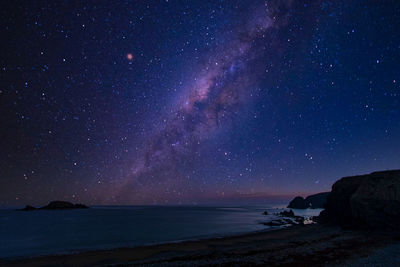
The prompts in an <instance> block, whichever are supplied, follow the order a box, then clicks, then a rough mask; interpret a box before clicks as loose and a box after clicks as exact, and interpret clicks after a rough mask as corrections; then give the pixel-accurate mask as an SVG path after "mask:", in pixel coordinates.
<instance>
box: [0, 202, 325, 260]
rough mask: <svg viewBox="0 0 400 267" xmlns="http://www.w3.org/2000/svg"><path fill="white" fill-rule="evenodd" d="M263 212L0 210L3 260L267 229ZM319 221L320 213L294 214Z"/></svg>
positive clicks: (256, 209)
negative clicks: (307, 216) (318, 215)
mask: <svg viewBox="0 0 400 267" xmlns="http://www.w3.org/2000/svg"><path fill="white" fill-rule="evenodd" d="M265 210H267V211H268V212H269V213H273V212H277V211H279V209H275V208H266V207H265V206H263V207H182V206H179V207H152V206H145V207H140V206H128V207H126V206H123V207H94V208H91V209H87V210H65V211H62V210H58V211H46V210H40V211H32V212H22V211H15V210H0V258H5V257H21V256H37V255H48V254H58V253H71V252H76V251H84V250H96V249H107V248H117V247H132V246H138V245H147V244H154V243H164V242H173V241H179V240H188V239H201V238H208V237H219V236H226V235H232V234H239V233H246V232H253V231H260V230H266V229H269V228H268V227H267V226H264V225H262V224H260V222H265V221H269V220H271V219H273V218H275V216H274V215H268V216H265V215H262V212H263V211H265ZM295 213H297V214H299V215H310V216H311V215H315V214H318V213H319V210H307V211H299V210H298V211H296V210H295Z"/></svg>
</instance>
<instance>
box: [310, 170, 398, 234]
mask: <svg viewBox="0 0 400 267" xmlns="http://www.w3.org/2000/svg"><path fill="white" fill-rule="evenodd" d="M317 220H318V221H319V222H321V223H331V224H338V225H341V226H343V227H349V228H357V229H365V228H367V229H376V230H400V170H394V171H382V172H374V173H371V174H368V175H360V176H351V177H344V178H342V179H340V180H339V181H337V182H336V183H334V185H333V186H332V192H331V193H330V194H329V196H328V198H327V202H326V206H325V210H324V211H322V212H321V214H320V216H319V217H318V218H317Z"/></svg>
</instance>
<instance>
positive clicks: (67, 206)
mask: <svg viewBox="0 0 400 267" xmlns="http://www.w3.org/2000/svg"><path fill="white" fill-rule="evenodd" d="M88 208H89V207H88V206H86V205H83V204H73V203H71V202H67V201H52V202H50V203H49V204H47V205H46V206H43V207H40V208H35V207H33V206H31V205H26V206H25V208H23V209H21V210H22V211H32V210H71V209H88Z"/></svg>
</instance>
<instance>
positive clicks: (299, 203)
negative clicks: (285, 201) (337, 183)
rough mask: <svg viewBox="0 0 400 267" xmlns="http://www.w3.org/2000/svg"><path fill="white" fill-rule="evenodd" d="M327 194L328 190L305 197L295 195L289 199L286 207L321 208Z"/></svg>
mask: <svg viewBox="0 0 400 267" xmlns="http://www.w3.org/2000/svg"><path fill="white" fill-rule="evenodd" d="M328 195H329V192H323V193H318V194H315V195H311V196H308V197H306V198H305V199H304V198H303V197H300V196H298V197H295V198H294V199H293V200H292V201H290V203H289V205H288V208H291V209H307V208H312V209H322V208H323V207H324V205H325V203H326V199H327V197H328Z"/></svg>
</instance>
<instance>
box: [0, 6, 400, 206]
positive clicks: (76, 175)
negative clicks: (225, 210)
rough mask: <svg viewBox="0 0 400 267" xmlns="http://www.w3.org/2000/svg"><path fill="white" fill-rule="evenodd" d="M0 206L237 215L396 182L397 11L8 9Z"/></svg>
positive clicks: (399, 134) (399, 102)
mask: <svg viewBox="0 0 400 267" xmlns="http://www.w3.org/2000/svg"><path fill="white" fill-rule="evenodd" d="M3 6H4V7H3V8H2V10H1V11H0V12H1V17H2V18H3V19H2V21H1V22H0V26H1V27H0V33H1V36H2V42H1V51H2V53H1V57H0V68H1V69H0V79H1V88H0V114H1V115H0V123H1V131H0V147H1V153H0V205H3V206H9V205H24V204H26V203H31V204H36V203H38V204H42V203H45V202H48V201H49V200H53V199H65V200H70V201H73V202H83V203H88V204H176V203H183V204H193V203H200V204H201V203H225V202H228V203H233V202H240V203H243V202H248V201H252V200H254V199H256V200H260V199H261V200H262V199H268V198H273V197H278V196H291V195H298V194H308V193H313V192H320V191H327V190H329V189H330V187H331V185H332V183H333V182H334V181H336V180H337V179H338V178H340V177H342V176H347V175H353V174H361V173H367V172H371V171H376V170H384V169H395V168H399V162H400V150H399V147H400V68H399V64H398V62H399V60H400V35H399V34H398V33H397V29H398V28H399V24H400V3H398V2H397V1H381V2H377V1H361V2H359V1H327V0H319V1H278V0H271V1H268V0H266V1H261V0H260V1H256V0H254V1H235V0H233V1H222V0H221V1H174V0H168V1H146V2H142V1H112V2H109V1H96V2H84V1H82V2H69V1H63V2H61V1H40V2H34V1H30V2H27V1H14V2H12V3H7V4H4V5H3Z"/></svg>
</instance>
